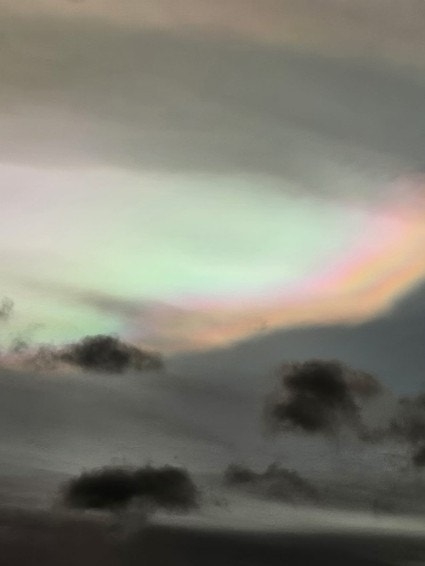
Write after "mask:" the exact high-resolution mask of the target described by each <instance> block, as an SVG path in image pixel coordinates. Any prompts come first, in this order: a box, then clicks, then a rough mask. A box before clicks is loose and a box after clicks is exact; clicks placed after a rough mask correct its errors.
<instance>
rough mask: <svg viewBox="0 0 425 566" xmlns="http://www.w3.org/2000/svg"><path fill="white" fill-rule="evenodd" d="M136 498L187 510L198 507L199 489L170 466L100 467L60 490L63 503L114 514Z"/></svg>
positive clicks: (162, 507) (179, 471)
mask: <svg viewBox="0 0 425 566" xmlns="http://www.w3.org/2000/svg"><path fill="white" fill-rule="evenodd" d="M135 499H137V500H143V501H145V503H148V504H149V505H153V506H154V507H155V508H160V509H168V510H178V511H188V510H190V509H193V508H195V507H196V506H197V503H198V490H197V488H196V486H195V484H194V483H193V481H192V479H191V477H190V475H189V474H188V472H187V471H186V470H184V469H182V468H176V467H173V466H164V467H162V468H153V467H151V466H146V467H144V468H138V469H135V470H132V469H125V468H102V469H100V470H94V471H90V472H84V473H83V474H81V475H80V476H79V477H77V478H74V479H72V480H71V481H70V482H69V483H68V484H66V485H65V486H64V489H63V500H64V503H65V504H66V505H67V506H69V507H75V508H80V509H105V510H112V511H113V510H118V509H122V508H125V507H127V506H128V505H129V504H130V502H132V501H134V500H135Z"/></svg>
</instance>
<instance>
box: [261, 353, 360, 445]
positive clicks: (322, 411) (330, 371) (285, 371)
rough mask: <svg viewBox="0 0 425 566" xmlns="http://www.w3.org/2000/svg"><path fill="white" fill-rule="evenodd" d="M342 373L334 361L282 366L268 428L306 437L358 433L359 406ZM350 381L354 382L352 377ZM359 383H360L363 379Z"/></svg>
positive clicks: (269, 409) (343, 372)
mask: <svg viewBox="0 0 425 566" xmlns="http://www.w3.org/2000/svg"><path fill="white" fill-rule="evenodd" d="M345 373H346V368H345V367H344V366H343V365H342V364H340V363H339V362H333V361H319V360H313V361H309V362H304V363H296V364H287V365H284V366H283V368H282V382H281V391H280V392H279V394H278V398H277V399H274V398H273V399H271V400H270V402H269V403H268V404H267V407H266V413H267V417H268V418H269V420H270V423H271V425H272V426H275V427H277V428H278V429H280V428H283V429H289V430H301V431H304V432H306V433H309V434H313V433H323V434H335V433H337V432H339V431H340V430H341V428H343V427H348V428H350V429H352V430H354V431H356V433H357V434H361V429H362V423H361V419H360V413H359V407H358V404H357V402H356V397H355V394H354V392H353V390H352V385H351V386H350V383H349V382H348V381H347V380H346V378H345ZM350 379H351V383H352V384H353V383H354V384H356V383H357V380H356V378H355V377H354V376H351V378H350ZM360 380H361V381H360V383H362V384H363V383H364V378H363V377H362V378H360ZM368 391H369V388H368Z"/></svg>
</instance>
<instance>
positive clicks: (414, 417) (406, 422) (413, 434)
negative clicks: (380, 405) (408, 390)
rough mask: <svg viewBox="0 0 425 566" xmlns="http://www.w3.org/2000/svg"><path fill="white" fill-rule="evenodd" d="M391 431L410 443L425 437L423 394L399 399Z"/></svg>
mask: <svg viewBox="0 0 425 566" xmlns="http://www.w3.org/2000/svg"><path fill="white" fill-rule="evenodd" d="M391 432H392V433H393V434H394V435H395V436H396V437H400V438H402V439H403V440H406V441H407V442H409V443H410V444H412V445H415V446H417V445H418V444H419V443H421V442H423V441H424V439H425V395H424V394H420V395H417V396H416V397H403V398H401V399H399V401H398V406H397V410H396V414H395V417H394V419H393V422H392V425H391Z"/></svg>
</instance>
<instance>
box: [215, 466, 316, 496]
mask: <svg viewBox="0 0 425 566" xmlns="http://www.w3.org/2000/svg"><path fill="white" fill-rule="evenodd" d="M224 483H225V485H227V486H228V487H235V488H242V489H244V490H247V491H249V492H251V493H254V494H256V495H260V496H263V497H267V498H270V499H279V500H283V501H300V500H305V501H316V500H317V499H318V491H317V489H316V488H315V487H314V485H313V484H311V483H310V482H309V481H307V480H306V479H304V478H303V477H301V476H300V475H299V474H298V472H296V471H294V470H287V469H286V468H283V467H281V466H279V465H278V464H271V465H270V466H269V467H268V468H267V469H266V470H265V471H264V472H255V471H253V470H252V469H250V468H248V467H245V466H241V465H237V464H232V465H230V466H229V467H228V468H227V469H226V471H225V472H224Z"/></svg>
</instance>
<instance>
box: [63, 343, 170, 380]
mask: <svg viewBox="0 0 425 566" xmlns="http://www.w3.org/2000/svg"><path fill="white" fill-rule="evenodd" d="M54 358H56V359H58V360H59V361H61V362H64V363H66V364H69V365H71V366H76V367H78V368H81V369H83V370H86V371H105V372H110V373H122V372H124V371H128V370H134V371H143V370H157V369H160V368H161V367H162V360H161V358H160V357H159V356H158V355H154V354H152V353H147V352H144V351H142V350H140V349H139V348H137V347H136V346H132V345H129V344H126V343H124V342H122V341H121V340H119V339H118V338H115V337H114V336H107V335H98V336H86V337H85V338H83V339H82V340H80V341H79V342H76V343H74V344H70V345H69V346H65V347H63V348H61V349H60V350H59V351H58V352H57V353H54Z"/></svg>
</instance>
